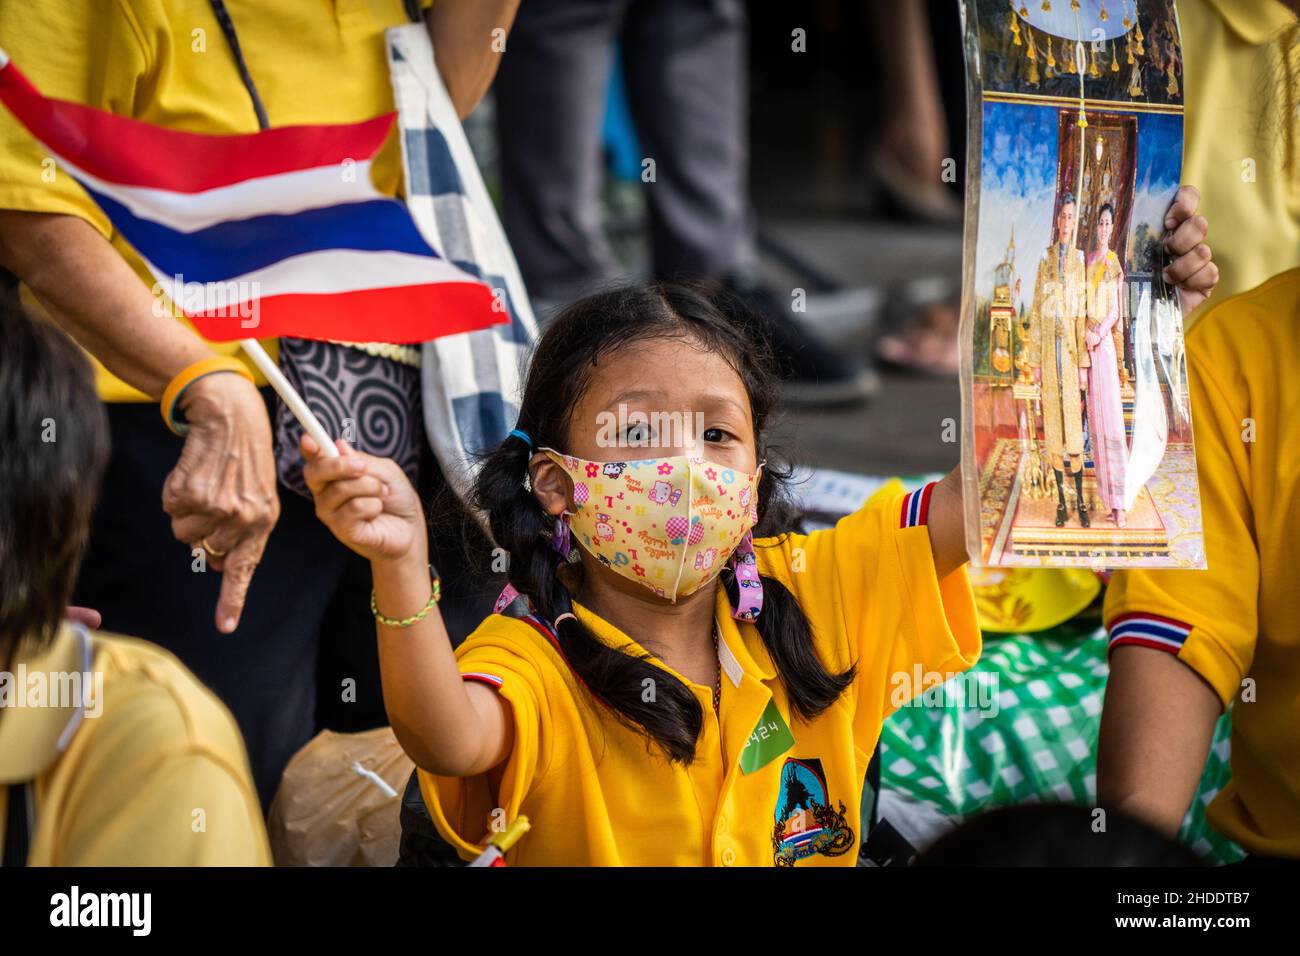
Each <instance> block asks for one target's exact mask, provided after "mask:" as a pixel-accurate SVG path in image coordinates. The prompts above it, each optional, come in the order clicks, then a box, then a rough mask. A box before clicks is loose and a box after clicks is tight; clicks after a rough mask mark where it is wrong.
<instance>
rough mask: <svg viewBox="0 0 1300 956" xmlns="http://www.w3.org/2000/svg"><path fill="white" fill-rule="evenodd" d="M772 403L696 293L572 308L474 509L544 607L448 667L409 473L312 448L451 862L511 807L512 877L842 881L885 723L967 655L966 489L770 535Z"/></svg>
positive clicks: (505, 621) (745, 352) (759, 361)
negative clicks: (632, 872)
mask: <svg viewBox="0 0 1300 956" xmlns="http://www.w3.org/2000/svg"><path fill="white" fill-rule="evenodd" d="M775 383H776V376H775V375H774V374H773V370H772V367H771V362H770V356H769V355H768V354H767V353H766V352H765V351H764V349H763V348H762V347H761V346H760V344H759V339H758V337H757V336H755V335H754V334H753V332H752V330H750V329H748V328H747V327H746V326H745V325H744V324H743V323H742V322H738V321H734V320H732V319H729V318H727V317H726V316H724V315H723V314H722V313H721V312H720V311H719V310H718V309H717V308H715V307H714V305H712V304H711V303H710V301H709V300H708V299H706V298H705V297H703V296H702V295H700V294H698V293H697V292H694V291H691V290H689V289H686V288H681V287H674V286H645V287H631V288H625V289H620V290H616V291H612V292H607V293H604V294H601V295H596V296H593V297H591V298H588V299H586V300H583V301H581V302H579V303H577V304H575V305H573V306H571V307H570V308H569V309H568V310H567V311H565V312H564V313H563V314H561V315H560V316H558V317H557V318H556V319H555V320H554V322H553V323H552V324H551V326H550V327H549V328H548V329H547V331H546V333H545V335H544V336H543V337H542V339H541V341H540V342H539V344H538V347H537V351H536V354H535V356H534V358H533V361H532V364H531V367H530V369H529V373H528V380H527V384H526V387H525V390H524V398H523V404H522V407H521V409H520V415H519V422H518V427H517V429H516V430H515V431H514V432H513V433H512V434H511V437H509V438H508V439H507V440H506V441H505V442H504V443H503V444H502V445H501V446H500V447H499V448H498V449H497V450H496V451H495V452H493V453H492V455H491V456H490V457H488V459H487V460H486V462H485V463H484V465H483V468H482V471H481V474H480V477H479V480H478V484H477V490H476V499H477V500H476V503H477V505H478V506H479V507H480V508H482V509H483V511H484V512H485V513H486V514H487V517H488V520H489V523H490V525H491V529H492V534H493V537H494V539H495V541H496V542H497V544H498V545H500V546H501V547H502V548H504V549H505V550H506V551H507V552H509V555H510V568H509V579H510V583H511V585H512V586H513V587H514V588H515V589H517V591H518V593H519V594H520V595H522V596H523V597H524V598H526V599H527V601H528V602H529V603H530V604H531V609H532V611H531V613H529V614H526V615H525V616H521V617H513V616H506V615H500V614H494V615H492V616H491V617H489V618H488V619H487V620H486V621H485V622H484V623H483V624H482V626H480V627H479V628H478V629H477V630H476V631H475V632H474V633H473V634H472V635H471V636H470V637H469V638H468V639H467V640H466V641H465V643H464V644H463V645H461V647H460V648H459V649H458V650H457V651H456V652H455V654H454V655H453V652H452V649H451V645H450V643H449V641H448V638H447V633H446V631H445V629H444V628H443V625H442V622H441V620H440V618H439V616H438V614H437V611H436V610H435V609H434V606H433V605H434V603H435V602H436V596H437V589H436V583H435V585H434V588H433V591H434V594H433V596H432V597H431V596H430V590H431V588H430V570H429V567H428V557H427V545H426V537H425V523H424V516H423V514H422V512H421V508H420V504H419V501H418V499H417V496H416V494H415V492H414V490H413V489H412V488H411V486H410V484H409V483H408V482H407V480H406V479H405V477H404V476H403V475H402V472H401V471H400V469H398V468H397V467H396V466H395V465H393V464H392V463H390V462H388V461H386V460H381V459H375V458H371V457H369V456H366V455H362V454H359V453H357V452H355V451H353V450H351V449H350V448H348V447H347V446H346V445H345V444H343V443H340V450H341V451H342V452H343V456H342V457H340V458H322V457H317V454H318V452H319V448H318V447H316V446H315V444H314V443H312V442H311V441H310V439H308V440H306V441H304V448H303V450H304V453H305V454H306V456H307V458H308V459H309V463H308V465H307V468H306V476H307V481H308V483H309V485H310V486H311V489H312V491H313V493H314V494H315V496H316V502H317V513H318V514H319V515H320V518H321V520H322V521H324V522H325V523H326V524H327V525H328V526H329V528H330V530H331V531H333V532H334V534H335V535H337V536H338V537H339V539H340V540H342V541H343V542H344V543H346V544H347V545H348V546H350V547H352V548H354V549H355V550H356V551H357V552H358V553H360V554H362V555H364V556H365V557H367V558H369V559H370V560H371V562H372V565H373V568H374V588H375V590H374V602H373V608H372V610H374V611H375V614H376V618H377V619H378V620H379V629H378V630H379V651H380V663H381V670H382V677H383V686H384V699H385V703H386V705H387V708H388V713H389V716H390V719H391V721H392V725H393V729H394V730H395V731H396V733H397V737H398V740H399V741H400V742H401V744H402V746H403V747H404V748H405V749H406V751H407V753H408V754H410V756H411V757H412V759H414V761H415V762H416V764H417V765H418V766H419V767H420V768H421V769H420V782H421V787H422V790H423V793H424V798H425V802H426V803H427V804H428V807H429V810H430V812H431V814H432V816H433V819H434V821H435V823H436V824H437V826H438V829H439V831H440V832H441V833H442V835H443V837H444V838H445V839H447V840H448V841H449V842H451V843H452V844H453V845H455V846H456V847H457V849H458V850H459V851H460V852H461V854H462V856H464V857H466V858H471V857H472V856H473V855H476V854H477V852H479V850H480V849H481V847H482V845H483V843H484V841H485V839H486V838H487V837H488V836H490V835H492V833H493V832H496V831H499V830H500V829H502V828H504V826H505V825H507V824H508V823H509V822H510V821H511V820H513V819H514V817H515V816H516V815H518V814H524V815H526V816H527V817H528V818H529V821H530V823H531V827H532V829H531V831H530V832H529V833H528V834H527V835H526V836H525V837H524V838H523V839H522V840H521V841H520V842H519V843H518V844H517V845H516V847H515V848H514V850H512V851H511V854H510V862H511V863H512V864H516V865H519V864H522V865H529V864H531V865H546V864H551V865H616V864H627V865H648V866H674V865H707V864H720V865H751V866H752V865H767V866H770V865H772V864H777V865H792V864H794V863H796V862H798V863H800V864H801V865H803V864H828V865H829V864H838V865H845V866H851V865H853V864H854V863H855V861H856V856H857V848H858V842H859V838H860V836H861V824H860V819H859V811H860V806H859V801H860V797H861V792H862V783H863V777H864V774H865V773H866V769H867V762H868V760H869V758H870V755H871V753H872V751H873V749H874V748H875V745H876V738H877V736H878V734H879V731H880V725H881V722H882V721H883V720H884V719H885V717H887V716H888V715H889V713H890V712H891V711H893V710H894V709H895V708H896V707H897V706H898V705H899V704H900V703H902V702H905V701H906V700H908V699H910V698H911V697H913V696H915V694H916V693H917V692H919V691H920V690H921V689H923V688H921V687H915V688H913V686H912V685H913V684H915V683H916V682H917V681H918V680H920V679H922V677H923V675H924V677H925V678H926V679H932V678H933V675H935V674H938V675H941V676H942V677H943V678H946V677H948V676H951V675H952V674H953V673H956V672H959V671H961V670H964V669H965V668H967V667H969V666H970V665H971V664H973V663H974V662H975V659H976V658H977V656H978V655H979V649H980V637H979V630H978V627H977V625H976V621H975V610H974V606H973V601H972V598H971V594H970V588H969V585H968V583H967V579H966V574H965V572H964V571H963V570H959V568H960V566H961V565H962V564H963V562H964V561H965V554H964V544H963V540H962V534H961V500H960V492H959V489H958V487H957V484H956V477H955V476H949V477H948V478H946V479H944V480H943V481H942V482H939V483H938V484H936V485H931V486H929V487H927V488H925V489H923V490H921V491H918V492H914V493H913V494H911V495H907V496H903V495H899V496H896V497H894V498H893V499H892V500H889V501H886V502H883V503H881V504H879V505H877V506H873V507H868V508H864V509H863V510H861V511H859V512H857V513H856V514H853V515H850V516H849V517H847V518H845V519H844V520H842V521H841V522H840V523H839V524H838V525H837V526H836V527H835V528H834V529H831V530H826V531H819V532H814V533H813V534H810V535H799V534H790V533H784V534H780V533H777V532H779V531H780V530H781V528H782V527H783V524H782V522H783V520H785V519H787V518H788V515H787V512H786V510H785V509H784V508H783V505H782V500H781V492H782V490H783V488H782V486H783V481H784V479H785V478H786V475H785V474H783V473H781V472H779V471H778V470H776V469H775V468H774V467H771V466H770V465H766V464H765V459H766V457H767V454H768V450H767V446H766V443H765V435H764V430H765V427H766V426H767V424H768V418H769V414H770V413H771V411H772V405H773V399H774V394H773V390H774V388H775ZM678 433H679V434H678ZM756 520H757V525H756V524H755V522H756ZM785 526H786V527H788V524H786V525H785ZM484 571H485V573H486V571H487V569H486V568H485V569H484ZM520 603H521V604H522V603H523V602H520ZM394 617H400V618H403V619H402V620H394Z"/></svg>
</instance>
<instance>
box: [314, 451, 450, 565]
mask: <svg viewBox="0 0 1300 956" xmlns="http://www.w3.org/2000/svg"><path fill="white" fill-rule="evenodd" d="M336 444H337V445H338V449H339V457H337V458H329V457H324V456H322V455H321V448H320V445H319V444H317V443H316V441H315V440H314V439H312V438H311V437H310V436H309V435H304V436H303V438H302V443H301V447H302V454H303V457H304V458H305V459H306V461H307V464H306V466H305V467H304V469H303V478H304V479H305V480H306V482H307V487H308V488H310V489H311V493H312V497H313V498H315V500H316V517H318V518H320V520H321V522H322V523H323V524H324V525H325V527H327V528H329V529H330V531H331V532H332V533H333V535H334V537H336V538H338V539H339V540H340V541H342V542H343V543H344V544H345V545H347V546H348V547H349V548H351V549H352V550H353V551H355V552H356V553H357V554H359V555H361V556H362V557H363V558H368V559H369V560H371V561H396V560H400V559H402V558H405V557H407V556H408V555H410V554H412V553H413V552H416V551H418V552H420V553H423V551H424V549H425V548H426V547H427V538H426V533H427V532H426V529H425V523H424V510H423V509H422V508H421V507H420V499H419V496H417V495H416V493H415V489H414V488H413V487H411V482H410V481H409V480H408V479H407V477H406V474H405V472H403V471H402V469H401V468H400V467H398V465H397V463H396V462H394V461H392V460H391V459H388V458H376V457H375V456H373V455H367V454H365V453H363V452H359V451H357V450H356V449H355V448H353V447H352V446H351V445H349V444H348V443H347V442H345V441H343V440H342V439H340V440H339V441H337V442H336ZM421 560H423V559H421Z"/></svg>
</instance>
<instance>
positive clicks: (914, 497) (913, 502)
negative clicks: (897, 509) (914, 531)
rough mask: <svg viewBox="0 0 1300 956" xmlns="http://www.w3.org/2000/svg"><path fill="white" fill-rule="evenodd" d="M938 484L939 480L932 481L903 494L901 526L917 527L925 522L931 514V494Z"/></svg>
mask: <svg viewBox="0 0 1300 956" xmlns="http://www.w3.org/2000/svg"><path fill="white" fill-rule="evenodd" d="M937 484H938V482H937V481H932V482H930V483H929V484H928V485H923V486H922V487H920V488H918V489H916V491H913V492H911V493H909V494H907V495H904V496H903V513H902V516H901V519H900V521H899V525H898V526H899V527H900V528H916V527H919V526H921V525H923V524H925V522H926V519H927V518H928V517H929V516H930V495H931V494H933V492H934V486H935V485H937Z"/></svg>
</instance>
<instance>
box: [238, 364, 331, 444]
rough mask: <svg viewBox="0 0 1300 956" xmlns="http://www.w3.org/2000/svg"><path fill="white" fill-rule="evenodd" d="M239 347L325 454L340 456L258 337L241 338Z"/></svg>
mask: <svg viewBox="0 0 1300 956" xmlns="http://www.w3.org/2000/svg"><path fill="white" fill-rule="evenodd" d="M239 347H240V348H241V349H243V350H244V352H245V354H246V355H247V356H248V357H249V358H250V359H252V360H253V364H254V365H256V366H257V367H258V368H259V369H261V372H262V374H263V375H265V376H266V380H267V382H269V383H270V385H271V387H272V388H273V389H275V391H276V394H277V395H279V396H280V398H282V399H283V400H284V403H285V404H286V405H288V406H289V411H291V412H293V417H294V418H296V419H298V424H299V425H301V426H302V428H303V431H305V432H306V433H307V434H308V435H310V436H311V437H312V438H314V439H316V444H318V445H320V447H321V451H323V452H324V453H325V456H326V457H327V458H337V457H339V450H338V447H337V446H336V445H335V444H334V439H333V438H331V437H330V434H329V432H327V431H326V430H325V426H324V425H322V424H321V423H320V419H319V418H317V417H316V416H315V415H314V414H312V410H311V409H310V408H308V407H307V403H306V402H304V401H303V400H302V396H301V395H299V394H298V392H297V390H296V389H295V388H294V387H293V386H292V385H290V384H289V380H288V379H287V378H285V377H284V373H283V372H281V371H280V366H278V365H276V364H275V362H274V361H272V359H271V356H269V355H267V354H266V349H264V348H262V343H261V342H259V341H257V339H240V340H239Z"/></svg>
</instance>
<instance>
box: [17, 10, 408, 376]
mask: <svg viewBox="0 0 1300 956" xmlns="http://www.w3.org/2000/svg"><path fill="white" fill-rule="evenodd" d="M430 2H431V0H422V6H424V7H428V6H429V5H430ZM226 8H227V10H229V12H230V16H231V19H232V20H233V21H234V23H235V28H236V30H237V31H238V35H239V44H240V48H241V49H242V51H243V54H244V59H245V61H246V62H247V64H248V69H249V73H250V74H251V75H252V77H253V82H254V83H255V84H256V85H257V89H258V93H259V94H260V95H261V97H262V101H263V103H264V105H265V106H266V111H267V114H268V116H269V118H270V122H271V125H272V126H288V125H293V124H299V123H304V124H310V123H351V122H359V121H361V120H365V119H370V118H371V117H374V116H378V115H379V114H381V113H385V112H388V111H390V110H392V109H393V93H392V86H391V85H390V82H389V74H388V61H387V56H386V51H385V49H384V30H385V29H386V28H388V27H390V26H396V25H400V24H402V23H406V22H408V20H407V17H406V14H405V12H404V8H403V3H402V0H292V2H266V0H227V2H226ZM0 45H2V46H3V47H4V49H5V51H6V52H7V53H8V54H9V56H10V58H11V59H12V60H13V62H14V64H15V65H16V66H17V67H18V68H19V69H20V70H22V71H23V72H24V73H25V74H26V75H27V77H28V78H29V79H30V80H31V81H32V83H33V84H35V86H36V87H37V89H39V90H40V91H41V92H42V93H44V94H46V95H47V96H52V97H57V98H59V99H64V100H71V101H73V102H77V103H83V104H85V105H87V106H93V107H96V108H97V109H101V110H106V111H108V112H111V113H116V114H118V115H120V116H129V117H131V118H133V119H138V120H143V121H144V122H147V123H153V124H156V125H158V126H166V127H168V128H171V129H178V130H186V131H188V132H195V133H249V132H255V131H256V130H257V128H258V126H257V116H256V114H255V113H254V111H253V105H252V100H251V99H250V98H249V95H248V92H247V90H246V89H245V88H244V84H243V82H242V80H241V79H240V76H239V70H238V68H237V67H236V64H235V59H234V56H233V54H232V53H231V50H230V46H229V44H228V43H227V42H226V38H225V36H224V34H223V33H222V32H221V28H220V26H219V25H218V24H217V20H216V17H215V16H214V15H213V13H212V8H211V6H210V5H209V4H208V3H206V2H204V0H193V2H190V3H168V2H165V0H130V2H127V0H60V2H58V3H0ZM51 174H52V177H53V178H52V179H51ZM372 178H373V179H374V182H375V186H376V188H378V189H379V190H380V191H382V192H384V193H387V194H388V195H396V194H397V192H398V187H399V185H400V183H401V154H400V147H399V144H398V143H397V138H396V134H395V133H394V134H393V135H391V136H390V137H389V140H388V142H387V143H385V144H384V146H383V148H382V149H381V150H380V152H379V154H378V155H377V156H376V157H375V161H374V164H373V171H372ZM0 209H16V210H22V211H26V212H43V213H63V214H67V215H73V216H78V217H80V218H82V219H84V220H86V221H87V222H89V223H90V224H91V225H93V226H94V227H95V228H96V229H97V230H99V232H100V233H102V234H103V235H104V236H105V237H106V238H108V239H109V240H110V241H111V242H112V243H113V247H114V248H115V249H117V251H118V252H120V253H121V254H122V256H123V258H125V259H126V261H127V262H128V263H130V265H131V266H132V268H133V269H134V270H135V272H136V273H137V274H138V275H139V276H140V279H141V281H142V282H144V284H145V285H146V286H148V287H149V288H151V289H152V288H153V287H154V279H153V276H152V275H150V273H149V270H148V268H147V267H146V266H145V265H144V263H143V262H142V261H141V260H140V257H139V256H138V255H136V254H135V252H134V250H133V249H132V248H131V247H130V245H128V244H127V242H126V241H125V240H124V239H123V238H122V237H121V235H120V234H118V233H117V232H116V230H114V229H113V228H112V226H111V224H110V223H109V221H108V219H107V217H105V216H104V214H103V213H102V212H101V211H100V209H99V207H98V206H96V205H95V203H94V202H93V201H92V200H91V199H90V197H89V196H87V195H86V193H85V192H84V191H83V190H82V189H81V187H80V186H79V185H77V183H76V182H75V181H74V180H73V179H72V178H71V177H70V176H69V175H68V174H67V173H65V172H63V171H62V170H60V169H59V168H58V167H57V165H55V164H54V160H53V158H52V157H50V156H49V153H48V151H47V150H46V149H45V148H44V147H43V146H42V145H41V144H40V143H39V142H37V141H36V140H35V139H34V138H32V136H31V135H30V134H29V133H28V132H27V131H26V130H25V129H24V128H23V127H22V126H21V125H20V124H19V123H18V121H17V120H16V119H14V117H13V115H12V114H11V113H9V111H8V110H6V109H4V108H3V107H0ZM176 321H181V322H184V321H185V319H184V318H177V319H176ZM269 344H270V345H272V346H273V345H274V342H271V343H269ZM212 348H213V350H214V351H216V352H218V353H221V354H224V355H235V354H236V353H237V352H238V347H237V346H236V345H235V344H234V343H213V345H212ZM272 354H274V352H273V353H272ZM249 368H250V370H251V371H253V372H254V375H255V376H257V382H258V384H263V383H264V379H262V378H261V377H260V373H258V372H257V371H256V369H255V368H253V366H252V365H251V364H250V366H249ZM96 380H97V384H98V386H99V393H100V396H101V397H102V398H103V399H104V400H105V401H146V400H148V399H147V396H145V395H144V394H142V393H141V392H139V391H137V390H136V389H134V388H132V387H130V386H129V385H127V384H126V383H125V382H123V381H121V380H120V379H118V378H116V377H115V376H113V375H112V374H111V373H109V372H108V371H107V370H106V369H104V368H103V366H101V365H99V364H98V363H96Z"/></svg>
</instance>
